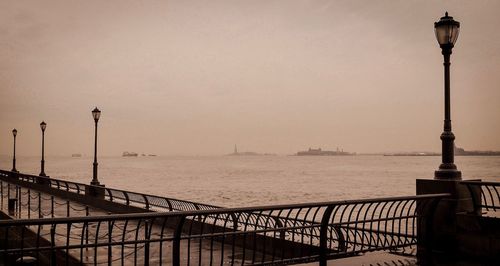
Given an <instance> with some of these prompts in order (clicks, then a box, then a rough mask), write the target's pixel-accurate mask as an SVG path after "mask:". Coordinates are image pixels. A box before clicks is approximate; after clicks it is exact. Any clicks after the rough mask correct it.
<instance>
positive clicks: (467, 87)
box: [0, 0, 500, 155]
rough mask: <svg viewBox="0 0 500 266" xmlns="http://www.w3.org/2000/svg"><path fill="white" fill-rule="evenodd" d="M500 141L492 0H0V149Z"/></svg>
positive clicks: (418, 145)
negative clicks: (97, 112)
mask: <svg viewBox="0 0 500 266" xmlns="http://www.w3.org/2000/svg"><path fill="white" fill-rule="evenodd" d="M446 10H448V11H449V12H450V15H452V16H453V17H454V18H455V19H456V20H458V21H460V22H461V31H460V36H459V38H458V42H457V45H456V46H455V49H454V50H453V55H452V66H451V67H452V70H451V75H452V76H451V86H452V120H453V131H454V133H455V135H456V137H457V140H456V143H457V145H458V146H461V147H464V148H465V149H481V150H486V149H490V150H491V149H496V150H500V85H499V84H500V30H499V27H500V16H499V14H498V12H499V10H500V1H465V0H464V1H369V0H366V1H352V0H349V1H289V0H283V1H269V0H266V1H124V0H113V1H110V0H107V1H102V0H95V1H88V0H85V1H68V0H61V1H21V0H19V1H18V0H16V1H8V0H1V1H0V88H1V90H0V106H1V108H2V111H1V112H0V122H1V123H0V154H10V153H11V150H12V133H11V130H12V128H14V127H15V128H17V129H18V131H19V133H18V153H19V154H21V155H36V154H39V153H40V140H41V133H40V129H39V123H40V122H41V121H42V120H45V121H46V122H47V131H46V152H47V153H48V154H53V155H56V154H57V155H58V154H60V155H68V154H71V153H83V154H92V149H93V127H94V122H93V119H92V117H91V110H92V109H93V108H94V107H95V106H98V107H99V108H100V109H101V110H102V116H101V120H100V122H99V126H100V127H99V141H100V142H99V149H100V153H101V154H104V155H120V154H121V153H122V152H123V151H135V152H139V153H155V154H162V155H163V154H202V155H203V154H224V153H229V152H231V151H232V149H233V146H234V144H238V146H239V148H240V150H248V151H257V152H275V153H281V154H289V153H294V152H296V151H298V150H303V149H307V148H308V147H323V148H324V149H335V148H336V147H341V148H344V149H345V150H348V151H355V152H384V151H411V150H414V151H415V150H428V151H439V150H440V145H441V144H440V143H441V141H440V139H439V135H440V134H441V132H442V120H443V69H442V56H441V50H440V48H439V47H438V44H437V42H436V40H435V36H434V31H433V26H434V25H433V23H434V22H435V21H437V20H438V19H439V18H440V17H441V16H443V14H444V11H446Z"/></svg>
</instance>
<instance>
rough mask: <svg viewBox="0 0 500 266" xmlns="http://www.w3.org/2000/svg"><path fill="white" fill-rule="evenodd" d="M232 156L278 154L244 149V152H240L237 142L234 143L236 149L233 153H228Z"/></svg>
mask: <svg viewBox="0 0 500 266" xmlns="http://www.w3.org/2000/svg"><path fill="white" fill-rule="evenodd" d="M228 155H230V156H239V155H247V156H248V155H249V156H262V155H276V154H274V153H264V154H262V153H257V152H253V151H244V152H239V151H238V146H236V144H235V145H234V151H233V153H230V154H228Z"/></svg>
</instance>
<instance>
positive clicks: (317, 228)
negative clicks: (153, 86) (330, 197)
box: [0, 194, 449, 265]
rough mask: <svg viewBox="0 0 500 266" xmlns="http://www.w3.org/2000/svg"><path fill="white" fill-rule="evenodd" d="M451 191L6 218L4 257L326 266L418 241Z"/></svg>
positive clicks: (1, 228)
mask: <svg viewBox="0 0 500 266" xmlns="http://www.w3.org/2000/svg"><path fill="white" fill-rule="evenodd" d="M447 196H449V194H433V195H431V194H429V195H420V196H411V197H394V198H380V199H365V200H348V201H333V202H320V203H306V204H289V205H276V206H264V207H248V208H231V209H222V208H219V209H211V210H197V211H186V212H184V211H183V212H168V213H155V212H150V213H140V214H121V215H107V216H95V217H71V218H48V219H36V220H33V219H31V220H13V221H0V239H3V243H0V247H1V248H0V259H1V260H3V262H4V263H5V264H7V265H8V264H9V263H11V262H13V261H14V260H16V259H18V258H20V257H23V256H32V257H34V258H36V259H37V261H38V262H39V263H40V264H58V265H59V264H61V265H64V263H68V264H72V263H75V262H78V261H80V262H82V263H86V264H94V265H96V264H101V263H107V264H115V263H116V264H122V265H124V264H126V265H132V264H133V265H149V264H154V265H181V264H182V265H190V264H199V265H216V264H217V265H223V264H229V265H234V264H240V265H245V264H283V263H287V264H291V263H300V262H309V261H321V262H322V264H323V263H325V262H326V260H328V259H331V258H336V257H345V256H352V255H356V254H359V253H361V252H368V251H375V250H398V249H405V248H408V247H411V246H413V245H415V244H416V242H417V232H416V228H417V225H418V224H419V223H422V222H424V223H425V222H428V219H426V217H428V216H430V215H432V214H433V212H434V209H435V206H436V204H437V203H438V201H439V200H440V199H442V198H444V197H447ZM427 233H431V232H427ZM421 238H422V236H419V241H420V239H421Z"/></svg>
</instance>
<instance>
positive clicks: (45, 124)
mask: <svg viewBox="0 0 500 266" xmlns="http://www.w3.org/2000/svg"><path fill="white" fill-rule="evenodd" d="M40 128H41V129H42V132H45V128H47V123H45V121H42V123H40Z"/></svg>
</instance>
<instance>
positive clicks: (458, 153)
mask: <svg viewBox="0 0 500 266" xmlns="http://www.w3.org/2000/svg"><path fill="white" fill-rule="evenodd" d="M454 151H455V156H500V151H466V150H465V149H464V148H460V147H457V146H455V150H454ZM384 156H441V153H438V152H428V151H426V152H398V153H385V154H384Z"/></svg>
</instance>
